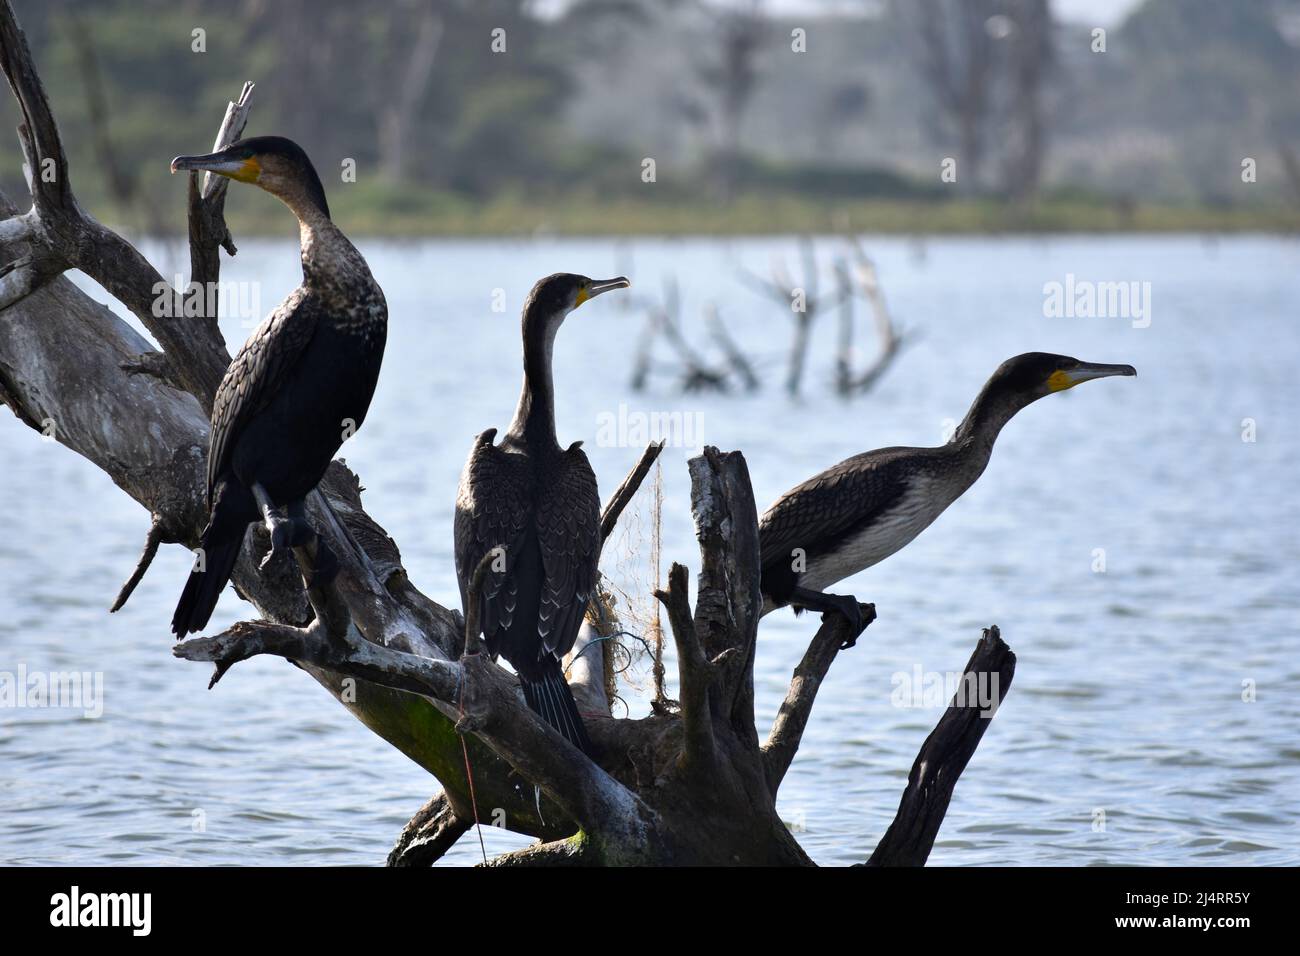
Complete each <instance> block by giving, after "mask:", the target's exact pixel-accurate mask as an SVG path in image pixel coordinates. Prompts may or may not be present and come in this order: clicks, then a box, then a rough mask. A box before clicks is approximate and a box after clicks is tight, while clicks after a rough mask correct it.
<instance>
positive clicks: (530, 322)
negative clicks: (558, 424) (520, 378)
mask: <svg viewBox="0 0 1300 956" xmlns="http://www.w3.org/2000/svg"><path fill="white" fill-rule="evenodd" d="M559 327H560V323H559V322H556V321H551V320H550V319H549V317H544V316H533V315H528V314H525V316H524V385H523V388H522V389H521V390H520V393H519V404H518V406H516V408H515V417H514V421H512V422H511V423H510V431H509V434H510V435H511V436H513V437H515V438H518V439H521V440H524V441H526V442H527V443H528V444H530V445H533V446H535V447H540V446H542V445H547V446H552V447H559V445H558V442H557V440H556V437H555V385H554V381H553V379H552V376H551V352H552V349H553V347H554V345H555V333H556V331H557V330H558V329H559Z"/></svg>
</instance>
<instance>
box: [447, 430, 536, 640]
mask: <svg viewBox="0 0 1300 956" xmlns="http://www.w3.org/2000/svg"><path fill="white" fill-rule="evenodd" d="M495 436H496V429H495V428H490V429H488V430H487V431H485V432H484V433H483V434H481V435H479V436H478V438H476V439H474V447H473V448H472V449H471V450H470V453H469V459H468V460H467V461H466V462H465V470H464V471H463V472H462V473H461V476H460V488H459V490H458V491H457V494H456V521H455V552H456V578H457V580H458V581H459V582H460V598H461V607H462V608H468V601H469V583H470V578H471V577H472V576H473V574H474V571H475V570H476V569H477V568H478V565H479V562H480V561H482V560H483V557H484V556H485V555H486V554H487V553H488V552H489V551H491V550H492V549H493V548H496V547H498V546H502V547H504V548H505V549H506V560H505V564H504V567H505V570H504V571H500V570H489V571H488V573H487V575H486V576H485V577H484V581H483V593H482V595H481V600H482V606H481V608H480V609H479V610H480V619H481V621H480V623H481V625H482V629H483V634H484V636H485V637H486V638H487V641H488V647H489V649H490V650H491V651H492V652H493V653H497V648H496V646H495V637H496V635H497V632H498V630H503V629H504V630H509V628H510V625H511V622H512V621H513V619H514V611H515V605H516V601H517V599H518V590H519V589H518V584H517V582H516V581H515V580H514V577H513V576H512V575H511V573H510V572H511V570H513V568H514V562H515V557H516V556H517V555H519V554H521V552H522V550H523V548H524V540H525V537H526V535H527V532H528V522H529V516H530V513H531V511H532V503H531V501H530V500H529V498H530V485H531V482H530V480H529V471H528V463H527V460H526V459H525V458H524V457H523V456H522V455H515V454H510V453H508V452H506V451H503V450H502V449H500V448H497V447H496V446H495V445H493V444H492V440H493V438H494V437H495Z"/></svg>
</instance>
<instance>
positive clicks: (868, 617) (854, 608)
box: [840, 594, 876, 651]
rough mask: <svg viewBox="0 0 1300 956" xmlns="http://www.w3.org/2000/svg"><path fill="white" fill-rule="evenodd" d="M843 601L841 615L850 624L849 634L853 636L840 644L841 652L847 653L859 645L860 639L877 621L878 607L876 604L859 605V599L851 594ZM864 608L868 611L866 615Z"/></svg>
mask: <svg viewBox="0 0 1300 956" xmlns="http://www.w3.org/2000/svg"><path fill="white" fill-rule="evenodd" d="M841 600H842V601H843V604H842V605H841V609H840V613H841V614H843V615H844V617H845V619H846V620H847V621H848V622H849V634H850V635H851V636H850V637H849V638H848V640H846V641H844V642H843V643H842V644H840V650H842V651H847V650H848V649H849V648H850V647H853V646H854V645H856V644H857V643H858V638H859V637H860V636H862V632H863V631H865V630H866V629H867V625H868V624H870V623H871V622H872V621H874V620H875V619H876V606H875V605H874V604H866V605H863V604H859V603H858V599H857V598H856V597H854V596H853V595H851V594H848V595H845V596H844V597H843V598H841ZM864 607H865V608H866V609H867V612H866V613H865V614H864V613H863V611H862V609H863V608H864Z"/></svg>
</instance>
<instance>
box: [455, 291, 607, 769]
mask: <svg viewBox="0 0 1300 956" xmlns="http://www.w3.org/2000/svg"><path fill="white" fill-rule="evenodd" d="M628 284H629V283H628V281H627V279H624V278H621V277H620V278H617V279H607V280H604V281H593V280H591V279H588V278H586V277H584V276H576V275H569V274H567V273H559V274H557V275H552V276H548V277H546V278H545V279H542V280H541V281H539V282H538V283H537V284H536V285H535V286H533V290H532V292H530V293H529V295H528V301H527V302H525V303H524V315H523V338H524V387H523V391H522V392H521V393H520V395H519V405H518V407H517V408H516V410H515V417H514V421H512V422H511V423H510V428H509V430H508V431H507V432H506V434H505V437H504V438H502V439H501V444H499V445H496V444H493V440H494V438H495V437H496V432H497V430H496V429H495V428H490V429H488V430H487V431H485V432H483V434H481V435H479V436H478V437H477V438H476V439H475V440H474V446H473V448H472V449H471V450H470V453H469V460H468V461H466V462H465V470H464V471H463V472H462V473H461V478H460V489H459V491H458V492H457V495H456V526H455V537H456V577H457V578H458V579H459V580H460V596H461V605H462V607H463V608H464V609H465V611H466V615H467V616H468V610H469V609H468V606H467V605H468V592H469V583H470V580H471V578H472V577H473V575H474V572H475V571H476V570H477V569H478V567H479V565H480V563H481V562H482V561H483V559H484V557H485V556H486V555H488V554H489V553H493V552H495V560H493V562H492V564H491V565H490V566H489V570H488V572H487V574H486V575H485V577H484V580H483V585H482V589H481V595H480V601H481V605H480V609H479V621H480V626H481V628H482V631H483V636H484V638H485V639H486V641H487V648H488V652H489V653H490V654H492V656H493V657H496V656H497V655H500V656H502V657H504V658H505V659H506V660H507V661H509V662H510V664H511V666H512V667H514V669H515V672H516V673H517V674H518V675H519V682H520V684H522V685H523V690H524V699H525V700H526V701H527V702H528V706H529V707H531V708H532V709H533V710H534V711H536V712H537V713H538V714H539V715H541V717H542V718H543V719H545V720H546V722H547V723H549V724H550V725H551V726H553V727H554V728H555V729H556V730H558V731H559V732H560V733H561V734H563V735H564V737H565V739H567V740H568V741H569V742H570V743H572V744H573V745H574V746H575V747H577V748H579V749H580V750H582V751H583V752H584V753H590V752H591V743H590V741H589V740H588V738H587V731H586V728H584V727H583V724H582V717H581V716H580V715H579V714H578V707H577V704H576V703H575V702H574V699H573V694H572V693H571V692H570V691H569V685H568V684H567V683H566V682H565V680H564V673H563V670H562V668H561V663H560V662H561V661H562V660H563V659H564V655H565V654H567V653H568V652H569V650H570V649H571V648H572V647H573V642H574V640H575V639H576V638H577V636H578V629H579V628H580V627H581V626H582V618H583V615H584V614H585V613H586V610H587V601H588V600H589V599H590V598H591V596H592V594H593V593H594V592H595V588H596V577H597V569H596V565H597V562H598V561H599V559H600V495H599V493H598V492H597V490H596V476H595V474H594V473H593V472H592V470H591V465H590V464H588V463H587V456H586V455H585V454H584V453H583V451H582V449H581V448H580V447H579V446H580V445H581V444H582V443H581V442H574V443H573V444H572V445H570V446H569V447H568V448H567V449H566V448H561V447H560V445H559V443H558V442H557V441H556V437H555V390H554V383H553V381H552V376H551V351H552V346H553V345H554V343H555V333H556V332H557V331H558V330H559V328H560V325H561V324H562V323H563V322H564V319H565V317H566V316H568V314H569V313H570V312H572V311H573V310H574V309H576V308H577V307H578V306H579V305H581V304H582V303H583V302H586V301H587V300H588V299H592V298H595V297H596V296H598V295H600V294H601V293H604V292H608V291H609V290H611V289H623V288H626V287H627V286H628ZM497 549H501V550H499V551H498V550H497Z"/></svg>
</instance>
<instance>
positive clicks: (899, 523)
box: [759, 352, 1137, 643]
mask: <svg viewBox="0 0 1300 956" xmlns="http://www.w3.org/2000/svg"><path fill="white" fill-rule="evenodd" d="M1136 374H1137V372H1136V371H1135V370H1134V368H1133V366H1131V365H1095V364H1091V363H1088V362H1080V361H1079V360H1078V359H1073V358H1068V357H1067V356H1064V355H1051V354H1048V353H1046V352H1028V353H1026V354H1024V355H1017V356H1016V357H1015V358H1011V359H1007V361H1005V362H1003V363H1002V364H1001V365H1000V366H999V367H998V370H997V371H996V372H994V373H993V376H992V377H991V378H990V379H989V380H988V382H987V383H986V384H985V386H984V388H983V390H981V391H980V393H979V396H978V397H977V398H976V399H975V403H974V404H973V405H971V408H970V411H969V412H967V413H966V417H965V418H964V419H963V420H962V423H961V425H959V426H958V428H957V431H956V433H955V434H954V435H953V438H952V440H951V441H950V442H949V443H948V444H946V445H942V446H940V447H938V448H879V449H877V450H875V451H869V452H864V453H863V454H861V455H854V456H853V457H852V458H849V459H847V460H845V461H842V462H840V463H839V464H838V465H835V466H834V467H832V468H828V469H826V470H825V471H823V472H822V473H821V474H819V475H816V476H814V477H812V478H809V479H808V480H807V481H805V482H804V483H803V484H801V485H798V486H797V487H795V488H792V489H790V490H789V491H787V492H786V493H785V494H783V495H782V496H781V497H780V498H778V499H777V500H776V502H775V503H774V504H773V505H772V506H771V507H770V508H768V509H767V511H766V512H765V513H764V514H763V517H762V518H760V519H759V541H760V544H761V548H762V562H763V576H762V589H763V599H764V610H772V609H773V608H777V607H783V606H785V605H787V604H789V605H792V606H794V608H795V609H796V611H798V610H802V609H805V608H807V609H810V610H816V611H838V612H839V613H841V614H843V615H845V616H846V617H847V618H848V619H849V622H850V623H851V624H852V625H854V628H853V634H854V635H856V634H857V633H858V632H859V631H861V630H862V628H861V616H860V612H859V608H858V601H857V598H855V597H853V596H851V595H839V594H824V593H822V589H823V588H826V587H829V586H830V585H832V584H834V583H835V582H836V581H840V580H843V579H844V578H847V577H849V576H850V575H852V574H856V573H857V572H859V571H861V570H863V569H864V568H869V567H871V566H872V565H873V564H876V563H878V562H880V561H883V560H884V559H885V558H887V557H889V556H890V555H891V554H893V553H894V552H895V551H897V550H899V549H900V548H902V547H903V546H904V545H906V544H907V543H908V542H909V541H911V540H912V539H913V538H915V537H916V536H917V535H918V534H920V533H921V532H922V531H924V530H925V529H926V528H927V527H929V526H930V524H931V523H932V522H933V521H934V519H935V518H937V517H939V515H940V514H941V513H942V512H943V510H944V509H945V508H947V507H948V506H949V505H950V504H952V503H953V502H954V501H956V500H957V499H958V498H960V497H961V496H962V494H963V493H964V492H965V491H966V489H967V488H969V487H970V486H971V485H973V484H974V483H975V480H976V479H977V478H979V476H980V475H981V474H983V472H984V468H985V466H986V465H987V464H988V463H989V455H990V454H991V453H992V451H993V442H994V441H995V440H996V439H997V437H998V432H1000V431H1001V430H1002V426H1003V425H1005V424H1006V423H1007V422H1008V421H1010V420H1011V417H1012V416H1013V415H1015V414H1016V412H1018V411H1020V410H1021V409H1022V408H1024V407H1025V406H1026V405H1029V404H1030V403H1031V402H1035V401H1037V400H1038V399H1040V398H1042V397H1043V396H1045V395H1050V394H1052V393H1053V392H1060V391H1064V390H1065V389H1067V388H1072V387H1073V386H1075V385H1078V384H1079V383H1080V382H1086V381H1089V380H1091V379H1094V378H1105V377H1107V376H1111V375H1136ZM850 643H852V642H851V641H850Z"/></svg>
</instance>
